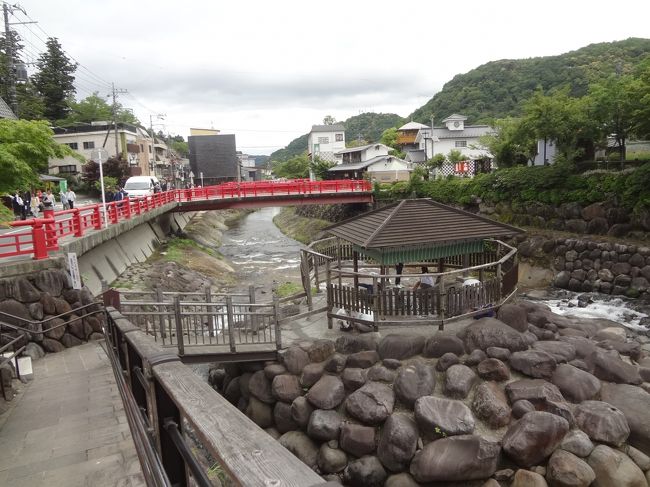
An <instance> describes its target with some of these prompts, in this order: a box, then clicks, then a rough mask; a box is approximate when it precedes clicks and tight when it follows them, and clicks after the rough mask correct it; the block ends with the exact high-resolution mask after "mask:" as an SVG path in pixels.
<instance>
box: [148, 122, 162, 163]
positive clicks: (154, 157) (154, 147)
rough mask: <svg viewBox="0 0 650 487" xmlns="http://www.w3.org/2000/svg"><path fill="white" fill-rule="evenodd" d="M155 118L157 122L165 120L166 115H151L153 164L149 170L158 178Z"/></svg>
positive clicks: (150, 128)
mask: <svg viewBox="0 0 650 487" xmlns="http://www.w3.org/2000/svg"><path fill="white" fill-rule="evenodd" d="M153 117H156V119H157V120H161V119H162V120H164V118H165V114H164V113H158V114H156V115H151V114H149V130H150V131H151V157H153V164H150V167H149V170H151V169H153V174H154V176H156V136H155V134H154V133H153Z"/></svg>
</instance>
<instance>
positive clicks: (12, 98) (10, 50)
mask: <svg viewBox="0 0 650 487" xmlns="http://www.w3.org/2000/svg"><path fill="white" fill-rule="evenodd" d="M14 10H18V11H20V12H22V13H23V14H25V15H27V12H25V10H24V9H23V8H22V7H21V6H20V5H9V4H8V3H7V2H2V15H3V17H4V22H5V56H6V58H7V59H6V61H5V62H6V66H5V69H6V70H7V79H6V80H5V82H6V84H7V88H8V92H9V99H8V100H7V102H8V104H9V106H10V107H11V110H12V111H13V112H14V114H15V113H16V112H17V109H18V102H17V100H16V71H15V70H16V63H15V62H14V56H15V55H16V53H15V52H14V37H13V35H12V34H11V32H10V30H9V26H10V25H25V24H36V23H37V22H34V21H32V22H11V23H10V22H9V14H10V13H12V12H13V11H14Z"/></svg>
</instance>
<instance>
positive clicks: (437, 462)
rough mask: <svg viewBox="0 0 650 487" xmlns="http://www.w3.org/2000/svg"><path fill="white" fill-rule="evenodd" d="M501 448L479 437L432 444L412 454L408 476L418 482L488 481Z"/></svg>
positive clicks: (443, 440)
mask: <svg viewBox="0 0 650 487" xmlns="http://www.w3.org/2000/svg"><path fill="white" fill-rule="evenodd" d="M500 452H501V448H500V446H499V444H498V443H495V442H491V441H488V440H486V439H484V438H481V437H480V436H475V435H462V436H452V437H450V438H442V439H441V440H436V441H432V442H431V443H428V444H427V445H425V447H424V448H423V449H422V450H420V451H418V452H417V453H416V454H415V457H414V458H413V460H412V461H411V469H410V470H411V475H413V478H414V479H415V480H416V481H417V482H421V483H425V482H437V481H445V482H451V481H455V482H464V481H468V480H476V479H487V478H488V477H490V476H491V475H492V474H494V472H495V471H496V469H497V465H498V463H499V453H500Z"/></svg>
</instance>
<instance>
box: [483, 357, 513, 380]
mask: <svg viewBox="0 0 650 487" xmlns="http://www.w3.org/2000/svg"><path fill="white" fill-rule="evenodd" d="M477 372H478V375H479V377H480V378H481V379H483V380H494V381H497V382H501V381H504V380H508V379H510V369H508V366H507V365H506V364H504V363H503V362H502V361H501V360H499V359H496V358H489V359H486V360H483V361H482V362H481V363H480V364H478V368H477Z"/></svg>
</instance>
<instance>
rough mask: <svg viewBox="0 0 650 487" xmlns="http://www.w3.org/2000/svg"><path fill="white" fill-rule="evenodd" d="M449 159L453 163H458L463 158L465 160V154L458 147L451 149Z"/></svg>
mask: <svg viewBox="0 0 650 487" xmlns="http://www.w3.org/2000/svg"><path fill="white" fill-rule="evenodd" d="M447 160H448V161H449V162H451V163H452V164H456V163H457V162H460V161H462V160H465V156H464V155H463V153H462V152H461V151H459V150H458V149H451V150H450V151H449V153H448V154H447Z"/></svg>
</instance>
